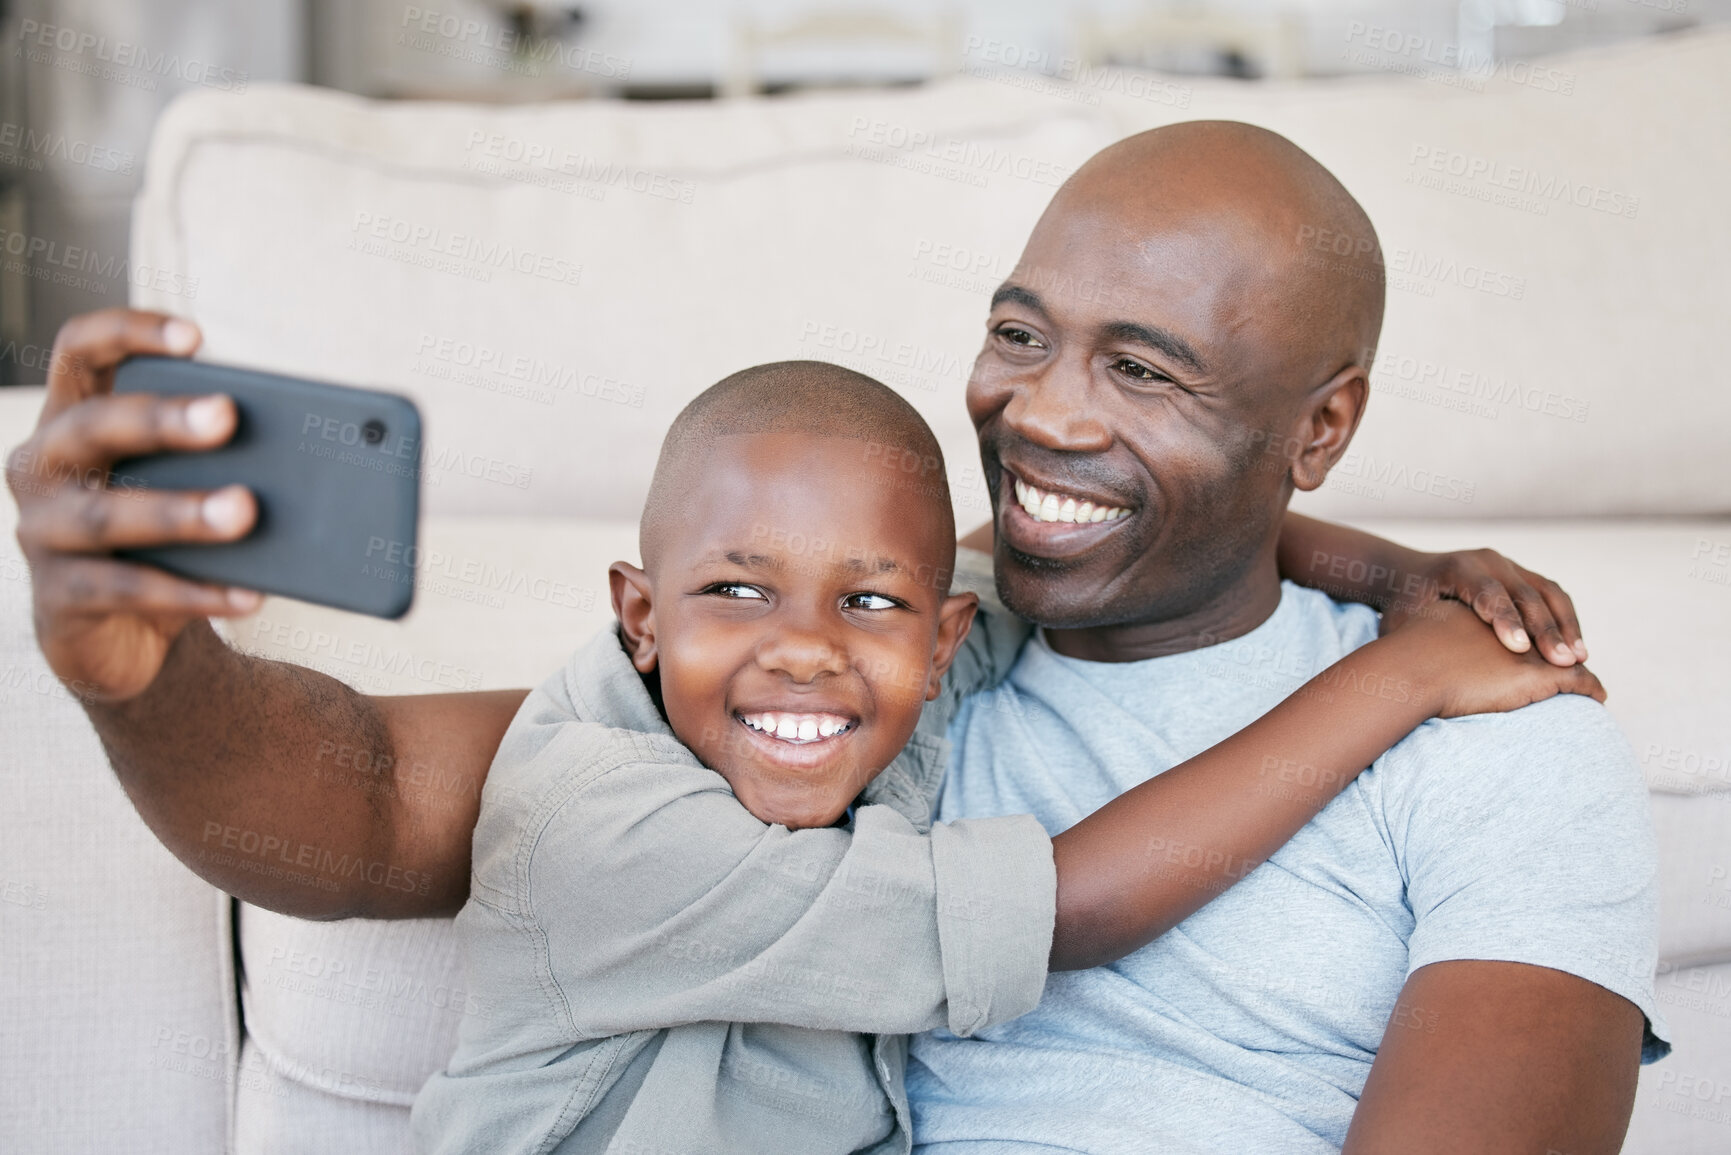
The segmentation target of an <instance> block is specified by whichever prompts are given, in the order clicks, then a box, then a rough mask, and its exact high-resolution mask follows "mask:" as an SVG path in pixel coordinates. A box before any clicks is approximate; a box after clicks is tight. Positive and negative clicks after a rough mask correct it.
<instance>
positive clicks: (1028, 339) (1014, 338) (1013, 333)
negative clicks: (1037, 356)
mask: <svg viewBox="0 0 1731 1155" xmlns="http://www.w3.org/2000/svg"><path fill="white" fill-rule="evenodd" d="M998 336H1000V337H1002V338H1003V339H1004V340H1006V341H1008V342H1010V344H1012V345H1025V346H1027V347H1028V348H1030V349H1043V348H1045V346H1044V345H1043V344H1042V343H1041V342H1040V339H1039V338H1038V337H1036V336H1034V334H1032V333H1030V332H1029V331H1028V330H1026V329H1024V328H1022V327H1021V326H1020V325H1000V326H998Z"/></svg>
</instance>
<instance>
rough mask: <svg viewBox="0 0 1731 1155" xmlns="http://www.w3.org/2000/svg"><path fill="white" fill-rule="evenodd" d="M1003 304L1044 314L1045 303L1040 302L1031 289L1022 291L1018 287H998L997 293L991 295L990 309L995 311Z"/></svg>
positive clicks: (1037, 295)
mask: <svg viewBox="0 0 1731 1155" xmlns="http://www.w3.org/2000/svg"><path fill="white" fill-rule="evenodd" d="M1005 302H1009V303H1011V304H1015V305H1022V306H1024V307H1026V308H1029V309H1033V310H1034V311H1035V312H1037V313H1044V312H1045V311H1046V303H1045V302H1044V301H1042V300H1040V294H1038V293H1036V292H1034V290H1032V289H1024V288H1022V286H1020V285H1008V284H1006V285H999V286H998V291H997V292H995V293H993V294H992V305H991V307H992V308H994V309H996V308H997V307H998V306H999V305H1002V304H1004V303H1005Z"/></svg>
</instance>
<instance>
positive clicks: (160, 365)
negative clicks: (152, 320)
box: [109, 357, 421, 618]
mask: <svg viewBox="0 0 1731 1155" xmlns="http://www.w3.org/2000/svg"><path fill="white" fill-rule="evenodd" d="M114 391H115V392H116V393H154V394H158V395H160V396H164V397H182V396H188V395H194V396H202V395H204V394H208V393H226V394H228V395H229V396H230V397H232V398H234V404H235V409H236V411H237V415H238V417H239V424H238V425H237V427H236V428H235V432H234V437H233V438H231V439H230V440H229V441H228V443H227V444H225V445H223V446H221V447H219V448H217V449H212V450H205V451H202V452H197V453H160V454H152V455H150V456H148V457H132V458H127V459H126V460H124V461H117V462H115V464H114V467H113V468H112V470H110V474H111V477H110V483H109V484H110V485H111V486H112V487H115V488H123V487H127V486H139V487H145V488H159V489H216V488H218V487H220V486H224V485H231V484H234V483H236V482H238V483H239V484H241V485H244V486H246V487H247V488H248V489H250V490H252V492H253V496H254V497H255V498H256V499H257V501H258V522H257V524H255V525H254V526H253V529H252V531H251V532H250V533H248V534H247V535H246V536H245V537H244V538H242V539H240V540H239V541H234V542H222V543H216V544H196V545H172V546H152V547H150V548H146V549H135V550H126V551H122V552H121V554H120V556H123V557H129V558H133V559H135V560H138V561H144V562H149V563H150V564H151V565H155V566H159V567H161V568H162V569H165V570H167V571H168V572H170V573H173V574H178V575H180V576H181V577H186V578H192V579H194V580H198V581H209V582H219V583H221V584H223V585H233V586H242V587H245V588H247V589H254V590H261V591H263V592H265V593H272V594H282V595H284V596H287V597H291V598H299V599H300V600H302V601H308V602H317V603H319V604H320V605H327V606H335V607H337V608H339V609H345V610H354V611H356V612H358V613H363V614H372V615H373V616H374V617H380V618H398V617H401V616H402V615H403V614H405V613H407V612H408V609H409V604H410V602H411V601H413V599H414V595H415V562H416V559H417V557H418V555H419V551H418V549H417V548H416V545H415V529H416V520H417V515H418V511H419V505H420V468H421V414H420V411H419V410H417V409H416V408H415V404H414V402H412V401H410V400H409V399H408V398H406V397H399V396H397V395H396V394H393V393H380V392H377V391H375V390H371V389H351V388H347V387H344V386H340V385H327V384H323V383H321V382H317V381H303V380H301V379H299V378H295V377H283V376H279V375H277V374H274V373H259V372H256V371H254V370H251V369H236V368H231V367H229V366H225V365H211V364H207V363H205V362H201V361H186V360H182V359H180V358H175V357H133V358H131V359H130V360H127V361H125V362H123V363H122V364H121V365H120V367H119V369H117V370H116V371H115V374H114Z"/></svg>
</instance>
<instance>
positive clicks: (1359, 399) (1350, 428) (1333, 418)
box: [1290, 363, 1370, 492]
mask: <svg viewBox="0 0 1731 1155" xmlns="http://www.w3.org/2000/svg"><path fill="white" fill-rule="evenodd" d="M1369 393H1370V377H1369V375H1368V373H1367V372H1366V370H1365V368H1364V366H1362V365H1359V364H1356V363H1355V364H1352V365H1348V366H1347V367H1346V368H1344V369H1342V370H1341V371H1340V372H1338V373H1336V374H1335V375H1334V376H1333V377H1331V378H1330V379H1329V380H1328V382H1327V383H1326V384H1324V385H1321V386H1319V387H1318V388H1317V389H1316V390H1315V391H1314V392H1313V393H1312V394H1311V397H1310V399H1309V401H1308V402H1307V403H1306V408H1305V413H1304V418H1303V421H1302V423H1301V424H1300V426H1299V428H1298V431H1297V436H1296V437H1295V438H1294V439H1293V441H1292V444H1293V445H1294V446H1295V450H1294V452H1293V453H1292V454H1290V457H1291V461H1292V485H1293V488H1295V489H1299V490H1303V491H1305V492H1308V491H1310V490H1312V489H1315V488H1317V487H1318V486H1320V485H1321V484H1322V483H1323V482H1324V481H1327V480H1328V471H1329V470H1331V469H1333V468H1334V466H1335V463H1336V462H1338V461H1339V460H1340V459H1341V458H1342V457H1343V456H1345V455H1346V447H1347V445H1348V444H1349V443H1350V442H1351V441H1352V435H1353V432H1354V431H1355V430H1356V429H1357V428H1358V422H1359V418H1361V417H1363V416H1364V403H1365V401H1366V400H1367V399H1368V398H1369Z"/></svg>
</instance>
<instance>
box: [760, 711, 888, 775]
mask: <svg viewBox="0 0 1731 1155" xmlns="http://www.w3.org/2000/svg"><path fill="white" fill-rule="evenodd" d="M733 717H734V720H735V721H737V722H738V723H739V726H740V729H742V730H743V731H744V732H745V740H746V741H747V742H749V743H751V745H752V746H754V747H755V748H756V749H757V750H759V751H760V752H761V753H762V754H763V755H764V756H765V757H767V758H769V759H770V760H771V761H774V762H777V763H780V764H781V765H783V766H787V767H789V768H790V769H798V770H810V769H815V768H816V767H818V766H821V765H823V764H824V763H826V762H828V761H829V760H830V759H832V758H834V757H835V756H836V754H837V753H838V752H839V750H840V749H841V747H842V746H843V745H844V744H846V743H848V742H849V740H850V739H852V737H853V736H854V734H855V733H856V732H858V730H859V719H858V718H853V717H849V716H848V715H846V714H839V713H834V712H832V711H827V710H800V711H794V710H736V711H734V715H733ZM825 731H828V732H827V733H826V732H825ZM784 733H785V734H787V735H788V736H787V737H782V735H783V734H784ZM807 735H809V736H807Z"/></svg>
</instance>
